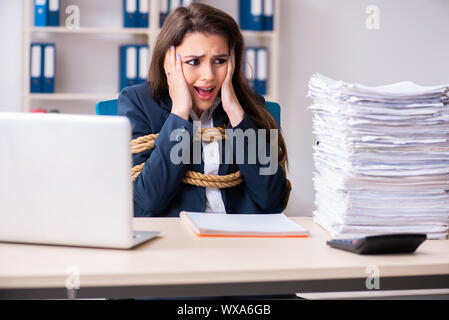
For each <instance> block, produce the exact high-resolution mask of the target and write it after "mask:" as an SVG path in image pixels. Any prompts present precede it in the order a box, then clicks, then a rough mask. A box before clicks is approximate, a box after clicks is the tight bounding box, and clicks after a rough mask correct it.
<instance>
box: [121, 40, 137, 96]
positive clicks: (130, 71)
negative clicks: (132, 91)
mask: <svg viewBox="0 0 449 320" xmlns="http://www.w3.org/2000/svg"><path fill="white" fill-rule="evenodd" d="M137 80H138V79H137V46H134V45H128V46H121V47H120V91H121V90H123V89H124V88H126V87H129V86H132V85H135V84H137Z"/></svg>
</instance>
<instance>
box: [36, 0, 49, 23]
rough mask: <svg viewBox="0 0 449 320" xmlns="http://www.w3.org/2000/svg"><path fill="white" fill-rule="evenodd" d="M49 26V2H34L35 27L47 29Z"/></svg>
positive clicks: (45, 0)
mask: <svg viewBox="0 0 449 320" xmlns="http://www.w3.org/2000/svg"><path fill="white" fill-rule="evenodd" d="M47 24H48V2H47V0H34V26H35V27H46V26H47Z"/></svg>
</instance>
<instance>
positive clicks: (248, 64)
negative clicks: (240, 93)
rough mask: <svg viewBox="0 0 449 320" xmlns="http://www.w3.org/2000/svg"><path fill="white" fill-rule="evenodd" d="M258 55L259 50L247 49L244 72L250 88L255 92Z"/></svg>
mask: <svg viewBox="0 0 449 320" xmlns="http://www.w3.org/2000/svg"><path fill="white" fill-rule="evenodd" d="M256 54H257V50H256V48H255V47H246V48H245V62H244V72H245V76H246V78H247V79H248V83H249V86H250V87H251V89H253V90H255V89H256V88H255V78H256Z"/></svg>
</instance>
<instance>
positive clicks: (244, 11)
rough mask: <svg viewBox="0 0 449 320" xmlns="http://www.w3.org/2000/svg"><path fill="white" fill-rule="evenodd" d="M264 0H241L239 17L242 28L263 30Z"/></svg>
mask: <svg viewBox="0 0 449 320" xmlns="http://www.w3.org/2000/svg"><path fill="white" fill-rule="evenodd" d="M263 1H264V0H240V5H239V17H240V28H241V29H242V30H255V31H261V30H263Z"/></svg>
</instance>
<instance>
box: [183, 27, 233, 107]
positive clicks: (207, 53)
mask: <svg viewBox="0 0 449 320" xmlns="http://www.w3.org/2000/svg"><path fill="white" fill-rule="evenodd" d="M176 52H177V53H178V54H179V55H180V56H181V61H182V67H183V71H184V77H185V79H186V81H187V85H188V86H189V90H190V94H191V95H192V102H193V110H194V111H195V112H196V114H198V115H200V114H201V113H202V112H203V111H205V110H207V109H209V108H210V107H211V105H212V103H213V102H214V101H215V98H216V97H217V95H218V93H219V92H220V89H221V85H222V84H223V82H224V80H225V78H226V74H227V69H228V62H229V48H228V43H227V41H226V39H225V38H224V37H222V36H220V35H216V34H203V33H199V32H195V33H190V34H187V35H186V36H185V37H184V40H183V42H182V43H181V45H179V46H178V47H177V48H176Z"/></svg>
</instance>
